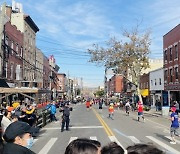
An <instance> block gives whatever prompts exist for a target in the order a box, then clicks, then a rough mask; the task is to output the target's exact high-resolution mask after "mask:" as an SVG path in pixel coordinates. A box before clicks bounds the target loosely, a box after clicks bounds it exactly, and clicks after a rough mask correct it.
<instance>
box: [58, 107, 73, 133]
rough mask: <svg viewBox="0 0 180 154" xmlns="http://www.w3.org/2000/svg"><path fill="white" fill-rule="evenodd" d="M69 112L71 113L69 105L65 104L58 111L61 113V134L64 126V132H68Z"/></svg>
mask: <svg viewBox="0 0 180 154" xmlns="http://www.w3.org/2000/svg"><path fill="white" fill-rule="evenodd" d="M70 111H72V107H69V104H68V103H66V104H65V106H64V107H63V108H62V109H60V112H62V113H63V114H62V124H61V132H63V131H64V126H65V125H66V130H67V131H68V130H69V121H70V119H69V116H70Z"/></svg>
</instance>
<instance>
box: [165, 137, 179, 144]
mask: <svg viewBox="0 0 180 154" xmlns="http://www.w3.org/2000/svg"><path fill="white" fill-rule="evenodd" d="M165 137H166V138H168V139H169V140H170V141H171V136H165ZM175 141H176V143H178V144H180V141H179V140H176V139H175Z"/></svg>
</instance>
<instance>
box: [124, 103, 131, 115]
mask: <svg viewBox="0 0 180 154" xmlns="http://www.w3.org/2000/svg"><path fill="white" fill-rule="evenodd" d="M125 108H126V114H127V115H128V116H129V110H130V108H131V105H130V102H129V100H128V101H127V103H126V104H125Z"/></svg>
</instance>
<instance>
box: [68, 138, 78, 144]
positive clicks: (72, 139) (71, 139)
mask: <svg viewBox="0 0 180 154" xmlns="http://www.w3.org/2000/svg"><path fill="white" fill-rule="evenodd" d="M77 138H78V137H71V138H70V140H69V142H68V144H69V143H71V142H72V141H74V140H76V139H77Z"/></svg>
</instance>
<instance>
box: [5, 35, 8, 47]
mask: <svg viewBox="0 0 180 154" xmlns="http://www.w3.org/2000/svg"><path fill="white" fill-rule="evenodd" d="M5 44H6V45H8V37H7V36H6V39H5Z"/></svg>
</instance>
